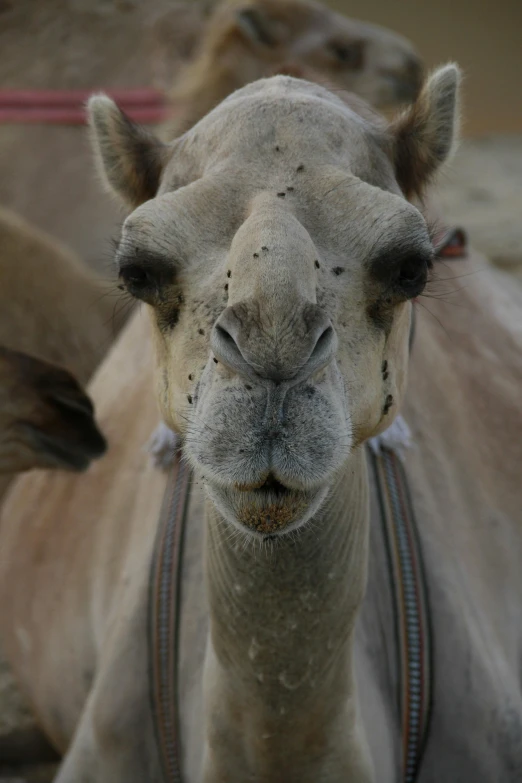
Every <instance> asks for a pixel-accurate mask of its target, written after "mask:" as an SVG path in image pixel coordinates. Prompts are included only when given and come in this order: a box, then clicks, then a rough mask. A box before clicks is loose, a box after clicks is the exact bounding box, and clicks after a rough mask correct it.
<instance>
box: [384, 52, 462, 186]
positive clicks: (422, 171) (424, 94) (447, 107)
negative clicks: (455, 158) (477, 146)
mask: <svg viewBox="0 0 522 783" xmlns="http://www.w3.org/2000/svg"><path fill="white" fill-rule="evenodd" d="M459 83H460V70H459V68H458V66H457V65H455V64H453V63H450V64H449V65H445V66H443V67H442V68H438V69H437V70H436V71H434V72H433V73H432V74H431V75H430V76H429V77H428V79H427V80H426V82H425V83H424V87H423V88H422V90H421V92H420V95H419V97H418V98H417V100H416V101H415V103H413V104H412V106H410V107H409V108H408V109H406V111H404V112H403V113H402V114H400V115H399V116H398V117H397V119H395V120H394V121H393V122H392V124H391V132H392V144H393V162H394V166H395V173H396V177H397V182H398V183H399V185H400V187H401V190H402V191H403V193H404V194H405V195H406V196H407V197H408V198H409V197H411V196H413V195H421V194H422V191H423V190H424V188H425V186H426V185H427V184H428V183H429V181H430V180H431V178H432V177H433V176H434V174H435V173H436V172H437V170H438V169H439V167H440V166H441V165H442V164H443V163H444V162H445V161H446V160H447V159H448V158H449V157H450V155H451V153H452V150H453V148H454V145H455V142H456V138H457V135H458V125H459V113H458V88H459Z"/></svg>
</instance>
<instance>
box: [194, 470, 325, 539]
mask: <svg viewBox="0 0 522 783" xmlns="http://www.w3.org/2000/svg"><path fill="white" fill-rule="evenodd" d="M207 487H208V490H209V494H210V498H211V500H212V502H213V503H214V505H215V506H216V508H217V510H218V511H219V512H220V513H221V515H222V516H223V517H224V518H225V520H226V521H227V522H229V523H231V524H232V525H233V526H234V527H236V528H238V529H239V530H241V531H242V532H243V533H247V534H249V535H252V536H253V537H255V538H261V539H266V538H267V537H279V536H282V535H285V534H287V533H290V532H291V531H292V530H296V529H297V528H300V527H302V526H303V525H304V524H305V523H306V522H308V520H309V519H310V518H311V517H312V516H313V515H314V514H315V512H316V511H317V510H318V509H319V507H320V506H321V505H322V502H323V500H324V499H325V497H326V495H327V494H328V488H326V487H322V488H320V489H315V490H296V489H289V488H288V487H285V486H284V485H283V484H281V482H279V481H278V480H277V479H275V478H273V477H270V480H268V481H267V479H265V481H264V482H263V484H261V486H258V487H257V488H256V489H242V490H239V489H237V488H236V487H235V486H231V487H228V488H225V487H223V486H219V485H216V484H212V483H211V482H208V483H207Z"/></svg>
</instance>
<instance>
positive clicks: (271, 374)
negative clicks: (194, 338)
mask: <svg viewBox="0 0 522 783" xmlns="http://www.w3.org/2000/svg"><path fill="white" fill-rule="evenodd" d="M289 309H290V310H292V309H293V310H294V312H290V318H288V317H285V318H284V319H282V320H281V322H280V323H273V322H272V323H271V324H270V326H269V327H267V325H266V324H263V322H262V321H263V319H262V318H259V317H257V318H254V317H253V315H252V311H257V313H259V310H258V308H257V307H254V308H252V307H251V306H250V307H249V306H247V305H245V304H243V305H236V306H234V307H227V309H226V310H225V311H224V312H223V313H222V314H221V316H220V317H219V319H218V320H217V322H216V324H215V325H214V328H213V330H212V335H211V346H212V350H213V352H214V355H215V357H216V359H217V360H218V362H222V363H223V364H224V365H226V366H227V367H228V368H229V369H230V370H232V372H234V373H237V374H239V375H241V376H242V377H245V378H248V379H250V380H254V381H255V380H257V381H259V380H260V379H262V380H268V381H272V382H274V383H276V384H279V383H284V382H289V381H294V382H297V381H300V382H302V381H306V380H308V379H309V378H310V377H311V376H313V375H315V374H316V373H318V372H320V371H321V370H322V369H323V368H324V367H326V366H327V365H328V364H329V363H330V362H331V361H332V359H333V357H334V354H335V350H336V347H337V336H336V334H335V330H334V328H333V326H332V323H331V321H330V319H329V318H328V317H327V316H326V314H325V313H324V312H323V311H322V310H321V308H320V307H318V306H317V305H315V304H311V303H306V304H305V306H304V307H302V308H299V307H294V308H291V306H290V308H289ZM288 315H289V314H288V313H287V314H286V316H288Z"/></svg>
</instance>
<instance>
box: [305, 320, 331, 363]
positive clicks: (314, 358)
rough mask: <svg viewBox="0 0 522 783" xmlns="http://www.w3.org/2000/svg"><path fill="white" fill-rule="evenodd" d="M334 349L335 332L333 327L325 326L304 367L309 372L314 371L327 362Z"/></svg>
mask: <svg viewBox="0 0 522 783" xmlns="http://www.w3.org/2000/svg"><path fill="white" fill-rule="evenodd" d="M334 349H335V332H334V330H333V327H332V326H331V325H330V326H326V327H325V328H324V329H323V331H322V332H321V334H320V335H319V337H318V339H317V341H316V343H315V345H314V348H313V350H312V353H311V354H310V358H309V359H308V361H307V363H306V367H307V368H308V369H309V370H310V373H313V372H316V371H317V370H318V369H320V367H321V366H324V365H326V364H328V362H329V361H330V359H331V358H332V354H333V352H334Z"/></svg>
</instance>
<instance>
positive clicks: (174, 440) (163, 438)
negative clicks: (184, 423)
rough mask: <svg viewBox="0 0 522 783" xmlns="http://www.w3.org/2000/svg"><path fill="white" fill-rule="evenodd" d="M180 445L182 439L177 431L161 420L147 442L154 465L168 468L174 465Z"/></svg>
mask: <svg viewBox="0 0 522 783" xmlns="http://www.w3.org/2000/svg"><path fill="white" fill-rule="evenodd" d="M179 446H180V441H179V438H178V436H177V435H176V433H175V432H173V431H172V430H171V429H170V427H167V425H166V424H165V422H163V421H161V422H160V423H159V424H158V426H157V427H156V429H155V430H154V432H153V433H152V436H151V438H150V440H149V442H148V444H147V451H148V452H149V454H150V456H151V459H152V462H153V464H154V467H156V468H160V469H161V470H168V469H169V468H170V467H172V464H173V462H174V457H175V456H176V452H177V451H178V449H179Z"/></svg>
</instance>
